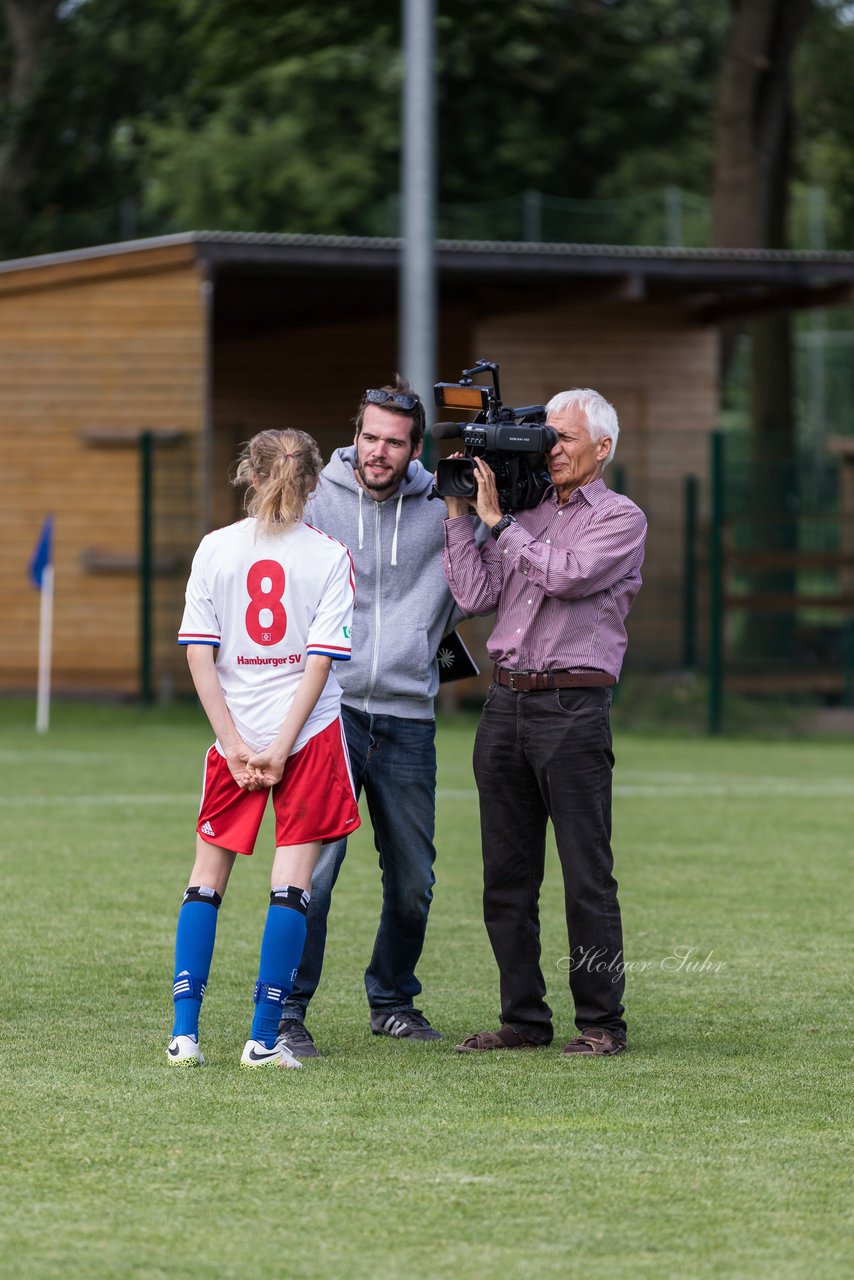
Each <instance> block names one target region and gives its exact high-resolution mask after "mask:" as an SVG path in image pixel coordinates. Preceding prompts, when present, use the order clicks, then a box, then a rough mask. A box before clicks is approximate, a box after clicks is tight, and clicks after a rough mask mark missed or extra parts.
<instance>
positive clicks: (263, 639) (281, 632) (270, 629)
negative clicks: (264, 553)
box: [246, 560, 288, 644]
mask: <svg viewBox="0 0 854 1280" xmlns="http://www.w3.org/2000/svg"><path fill="white" fill-rule="evenodd" d="M265 578H269V579H270V590H269V591H265V590H264V579H265ZM246 590H247V591H248V592H249V600H250V604H249V608H248V609H247V610H246V630H247V631H248V632H249V636H250V638H251V639H252V640H254V641H255V643H256V644H278V643H279V641H280V640H283V639H284V637H285V632H286V631H287V629H288V616H287V614H286V613H285V606H284V605H283V604H282V597H283V596H284V594H285V571H284V569H283V568H282V566H281V565H280V564H279V562H278V560H258V561H257V562H256V563H255V564H253V566H252V568H251V569H250V570H249V573H248V574H247V576H246ZM262 609H267V610H269V612H270V613H272V615H273V620H272V622H270V623H268V624H267V625H263V624H262V622H261V610H262Z"/></svg>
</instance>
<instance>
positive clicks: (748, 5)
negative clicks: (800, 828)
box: [712, 0, 813, 654]
mask: <svg viewBox="0 0 854 1280" xmlns="http://www.w3.org/2000/svg"><path fill="white" fill-rule="evenodd" d="M812 8H813V5H812V0H740V3H738V4H737V7H736V9H735V12H734V15H733V21H732V27H731V29H730V33H729V37H728V40H727V44H726V49H725V51H724V56H723V62H722V66H721V74H720V87H719V91H718V103H717V119H716V128H715V172H714V188H713V206H712V210H713V211H712V243H713V244H714V245H715V246H718V247H721V248H727V249H730V248H736V249H745V248H746V249H766V248H771V249H777V248H783V247H785V245H786V222H787V213H788V205H789V190H790V177H791V160H792V95H791V65H792V59H793V56H794V52H795V48H796V46H797V42H798V39H799V37H800V35H801V32H802V31H803V29H804V27H805V25H806V23H807V20H808V19H809V17H810V15H811V13H812ZM749 333H750V340H751V342H750V351H751V359H750V388H751V420H752V429H751V448H750V465H751V503H752V510H753V514H754V516H759V517H760V519H761V520H762V522H763V523H762V526H761V528H760V535H759V536H761V538H762V542H763V550H764V551H765V552H767V551H769V550H776V551H780V552H784V553H785V552H793V551H794V549H795V547H796V545H797V526H796V523H795V510H796V493H795V485H796V478H797V468H796V466H795V458H796V454H797V436H796V431H795V415H794V400H793V381H792V342H791V320H790V316H789V314H788V313H787V312H785V311H779V312H777V313H775V314H772V315H767V316H763V317H761V318H760V319H757V320H754V321H753V322H752V323H751V324H750V326H749ZM732 337H733V330H732V328H731V327H730V329H729V331H728V332H725V335H724V359H726V355H727V354H728V351H731V349H732ZM752 585H753V590H754V592H756V593H766V592H773V593H779V594H782V595H791V594H793V593H794V590H795V585H796V574H795V571H794V568H793V567H791V566H785V565H784V567H783V568H781V569H780V570H778V571H770V572H769V571H762V572H759V573H757V574H755V575H754V578H753V584H752ZM793 629H794V615H793V614H787V615H784V616H783V617H781V618H774V617H769V615H767V614H760V615H753V616H752V617H751V618H750V625H749V644H750V647H751V649H753V650H754V651H756V652H759V653H764V654H769V653H771V654H773V653H786V652H787V651H788V649H789V646H790V643H791V637H792V633H793Z"/></svg>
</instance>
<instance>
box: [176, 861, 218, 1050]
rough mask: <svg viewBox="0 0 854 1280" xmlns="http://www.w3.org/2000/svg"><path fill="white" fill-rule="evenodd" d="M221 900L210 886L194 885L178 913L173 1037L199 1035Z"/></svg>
mask: <svg viewBox="0 0 854 1280" xmlns="http://www.w3.org/2000/svg"><path fill="white" fill-rule="evenodd" d="M221 902H222V898H221V897H220V896H219V894H218V893H217V892H216V891H215V890H214V889H209V888H208V886H207V885H191V886H190V888H189V889H188V890H187V892H186V893H185V894H184V901H183V902H182V904H181V910H180V911H179V912H178V932H177V933H176V935H175V980H174V984H173V987H172V997H173V999H174V1001H175V1025H174V1026H173V1028H172V1034H173V1036H196V1037H198V1034H199V1012H200V1011H201V1007H202V997H203V996H204V994H205V987H206V985H207V981H208V974H209V973H210V970H211V957H212V956H213V949H214V940H215V938H216V917H217V911H218V910H219V905H220V903H221Z"/></svg>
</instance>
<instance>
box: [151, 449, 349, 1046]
mask: <svg viewBox="0 0 854 1280" xmlns="http://www.w3.org/2000/svg"><path fill="white" fill-rule="evenodd" d="M322 466H323V463H322V460H321V457H320V452H319V450H318V448H317V445H316V444H315V442H314V440H313V439H312V438H311V436H309V435H306V433H305V432H304V431H262V432H261V433H260V434H259V435H256V436H255V437H254V438H253V439H252V440H250V442H249V444H248V445H246V446H245V447H244V449H243V451H242V453H241V455H240V458H239V461H238V465H237V468H236V471H235V476H234V484H235V485H243V484H245V485H248V489H247V496H246V510H247V512H248V519H245V520H241V521H239V522H238V523H237V524H233V525H229V526H228V527H227V528H225V529H217V530H216V531H215V532H214V533H209V534H208V536H207V537H206V538H203V539H202V542H201V545H200V546H199V549H198V551H197V552H196V554H195V557H194V559H193V567H192V570H191V573H190V580H189V582H188V584H187V595H186V607H185V609H184V617H183V620H182V622H181V630H180V633H179V637H178V643H179V644H183V645H186V646H187V661H188V663H189V666H190V672H191V674H192V677H193V683H194V684H195V686H196V690H197V692H198V695H199V698H200V700H201V703H202V706H203V707H204V709H205V711H206V713H207V717H208V720H209V721H210V723H211V728H212V729H213V731H214V733H215V735H216V742H215V743H214V745H213V746H212V747H211V748H210V750H209V751H208V753H207V757H206V760H205V777H204V789H203V793H202V803H201V809H200V811H199V820H198V823H197V826H196V832H197V835H196V860H195V863H194V864H193V871H192V874H191V876H190V883H189V887H188V889H187V891H186V893H185V894H184V900H183V903H182V905H181V910H180V913H179V916H178V933H177V937H176V940H175V980H174V988H173V995H174V1001H175V1025H174V1028H173V1032H172V1039H171V1040H170V1042H169V1046H168V1048H167V1051H166V1053H167V1060H168V1061H169V1062H170V1063H175V1064H181V1065H185V1066H194V1067H195V1066H201V1065H202V1064H203V1062H204V1058H203V1057H202V1054H201V1052H200V1050H199V1012H200V1009H201V1004H202V997H203V995H204V993H205V985H206V983H207V980H208V973H209V971H210V965H211V957H212V955H213V948H214V937H215V933H216V921H217V912H218V910H219V906H220V903H221V902H222V899H223V895H224V893H225V889H226V885H227V884H228V878H229V875H230V874H231V868H232V866H233V865H234V859H235V856H236V855H237V854H238V853H244V854H251V853H252V850H253V848H254V846H255V840H256V838H257V835H258V828H259V827H260V825H261V818H262V816H263V813H264V809H265V806H266V803H267V796H268V795H269V794H270V791H271V790H272V795H273V806H274V810H275V815H276V854H275V858H274V860H273V874H272V880H271V883H272V892H271V894H270V906H269V909H268V911H267V922H266V925H265V927H264V934H263V938H262V940H261V963H260V969H259V973H258V981H257V983H256V984H255V1013H254V1017H253V1020H252V1032H251V1037H250V1039H249V1040H248V1041H247V1044H246V1047H245V1049H244V1050H243V1056H242V1058H241V1065H243V1066H245V1067H263V1066H273V1067H299V1066H301V1065H302V1064H301V1063H300V1062H299V1060H298V1059H297V1058H295V1057H294V1056H293V1055H292V1054H291V1053H290V1052H289V1050H288V1049H286V1048H284V1046H277V1045H276V1038H277V1029H278V1024H279V1019H280V1017H281V1011H282V1006H283V1005H284V1003H285V1000H286V998H287V996H288V994H289V992H290V990H291V987H292V985H293V980H294V978H295V976H296V972H297V969H298V968H299V962H300V956H301V954H302V948H303V943H304V941H305V915H306V910H307V908H308V903H309V891H310V888H311V874H312V871H313V869H314V864H315V862H316V860H317V856H318V854H319V852H320V846H321V843H322V842H323V841H326V840H337V839H339V838H340V837H341V836H345V835H349V834H350V832H351V831H355V830H356V828H357V827H358V826H359V811H358V808H357V805H356V800H355V796H354V792H353V783H352V779H351V776H350V765H349V760H348V758H347V748H346V746H345V743H344V734H343V731H342V727H341V719H340V705H341V689H340V687H339V685H338V682H337V681H336V679H335V676H334V675H333V674H332V671H331V666H332V662H333V660H334V661H338V662H341V661H345V660H347V659H349V657H350V628H351V625H352V620H353V595H354V575H353V566H352V562H351V560H350V553H349V551H348V550H347V548H346V547H345V546H344V545H343V544H342V543H340V542H336V541H335V539H334V538H330V537H328V536H327V535H326V534H324V533H320V532H319V531H318V530H317V529H313V528H311V526H310V525H307V524H305V523H304V522H303V519H302V516H303V512H304V510H305V504H306V500H307V498H308V496H309V494H310V493H311V492H312V490H313V489H314V487H315V485H316V484H317V479H318V476H319V475H320V471H321V468H322Z"/></svg>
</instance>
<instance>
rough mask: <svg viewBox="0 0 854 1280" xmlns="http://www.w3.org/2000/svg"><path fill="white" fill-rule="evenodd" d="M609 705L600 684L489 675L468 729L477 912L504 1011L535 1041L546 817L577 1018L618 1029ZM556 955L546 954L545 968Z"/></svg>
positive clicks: (547, 1030) (539, 1032) (541, 1021)
mask: <svg viewBox="0 0 854 1280" xmlns="http://www.w3.org/2000/svg"><path fill="white" fill-rule="evenodd" d="M610 709H611V690H610V689H608V688H605V689H556V690H549V691H545V692H541V693H514V692H513V691H512V690H511V689H505V688H503V687H501V686H498V685H492V686H491V687H490V690H489V694H488V696H487V700H486V705H485V707H484V710H483V715H482V717H481V721H480V725H479V726H478V731H477V737H476V739H475V746H474V772H475V778H476V780H477V789H478V793H479V796H480V824H481V839H482V843H483V879H484V888H483V911H484V920H485V922H486V929H487V932H488V934H489V940H490V942H491V943H492V950H493V952H494V953H495V959H496V960H497V962H498V969H499V973H500V976H501V1018H502V1022H503V1023H505V1024H506V1025H508V1026H511V1027H513V1029H514V1030H515V1031H518V1032H519V1033H520V1035H523V1036H526V1037H527V1038H528V1039H530V1040H533V1041H536V1042H537V1043H540V1044H548V1043H550V1041H551V1039H552V1021H551V1018H552V1011H551V1009H550V1008H549V1006H548V1005H547V1004H546V1001H545V995H546V987H545V983H544V981H543V974H542V970H541V968H540V917H539V896H540V886H541V884H542V881H543V870H544V863H545V840H546V823H547V821H548V820H549V819H551V821H552V825H553V827H554V832H555V838H556V842H557V850H558V855H559V857H560V863H561V867H562V869H563V883H564V895H565V900H566V923H567V931H568V934H569V965H568V968H569V986H570V990H571V992H572V997H573V1000H574V1001H575V1021H576V1025H577V1026H578V1027H579V1028H581V1027H604V1028H605V1029H606V1030H608V1031H611V1032H613V1033H614V1034H615V1035H619V1036H623V1037H624V1036H625V1034H626V1024H625V1022H624V1021H623V1016H622V1015H623V1005H622V996H623V990H624V986H625V983H624V979H623V976H622V961H623V936H622V925H621V922H620V907H619V903H618V902H617V882H616V880H615V879H614V876H613V865H614V860H613V856H612V854H611V773H612V770H613V766H614V756H613V753H612V750H611V723H610ZM559 960H560V957H555V958H554V963H553V962H552V960H551V958H550V959H549V965H548V967H549V969H550V970H551V971H552V972H556V971H557V962H558V961H559ZM561 967H566V966H565V964H564V966H561Z"/></svg>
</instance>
